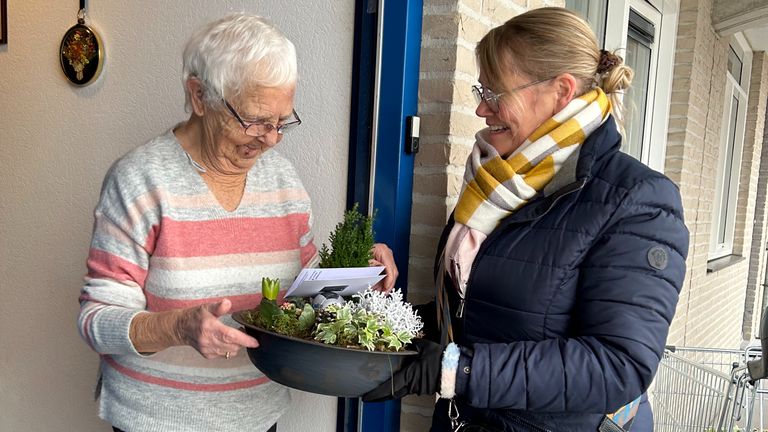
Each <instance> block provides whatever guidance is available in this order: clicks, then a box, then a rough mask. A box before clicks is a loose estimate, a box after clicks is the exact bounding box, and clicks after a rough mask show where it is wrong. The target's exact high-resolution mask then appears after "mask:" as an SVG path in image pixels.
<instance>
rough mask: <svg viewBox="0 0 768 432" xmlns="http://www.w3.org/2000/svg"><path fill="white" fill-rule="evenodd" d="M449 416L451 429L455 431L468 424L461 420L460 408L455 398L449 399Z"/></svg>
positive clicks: (457, 431)
mask: <svg viewBox="0 0 768 432" xmlns="http://www.w3.org/2000/svg"><path fill="white" fill-rule="evenodd" d="M448 418H449V419H451V429H452V430H453V432H460V431H461V429H463V428H464V426H466V425H467V422H465V421H459V408H458V407H457V406H456V402H455V401H454V400H453V398H451V400H450V401H448Z"/></svg>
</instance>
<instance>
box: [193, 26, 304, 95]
mask: <svg viewBox="0 0 768 432" xmlns="http://www.w3.org/2000/svg"><path fill="white" fill-rule="evenodd" d="M193 77H196V78H199V79H200V80H201V81H202V83H203V87H204V89H205V90H204V101H205V103H206V104H207V105H213V104H214V103H218V102H220V100H221V99H222V98H232V97H236V96H239V95H240V94H242V93H243V92H244V91H245V90H247V89H250V88H254V87H285V86H288V85H291V84H295V83H296V80H297V79H298V72H297V67H296V48H295V47H294V45H293V43H292V42H291V41H290V40H288V38H287V37H285V35H284V34H283V33H282V32H281V31H280V30H278V29H277V28H276V27H275V26H273V25H272V24H271V23H270V22H269V21H267V20H266V19H264V18H262V17H260V16H257V15H249V14H245V13H237V14H233V15H228V16H226V17H223V18H220V19H218V20H216V21H213V22H210V23H208V24H206V25H204V26H203V27H202V28H200V29H199V30H197V32H195V34H194V35H192V37H191V38H190V39H189V41H188V42H187V45H186V47H185V48H184V70H183V75H182V81H183V84H184V89H185V94H186V104H187V109H189V107H190V95H189V94H187V90H186V88H187V87H186V82H187V80H188V79H190V78H193Z"/></svg>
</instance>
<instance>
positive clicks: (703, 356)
mask: <svg viewBox="0 0 768 432" xmlns="http://www.w3.org/2000/svg"><path fill="white" fill-rule="evenodd" d="M767 315H768V314H765V313H764V314H763V318H762V320H761V346H760V347H749V348H747V349H743V350H735V349H734V350H731V349H713V348H693V347H667V349H666V350H665V351H664V356H663V358H662V360H661V362H660V363H659V369H658V371H657V373H656V377H655V379H654V382H653V383H652V384H651V388H650V389H649V397H650V402H651V405H652V407H653V414H654V427H655V428H654V430H655V431H656V432H666V431H669V432H689V431H690V432H733V431H749V432H754V431H758V432H764V431H766V429H764V428H763V421H764V420H763V418H764V417H766V421H768V406H766V405H765V404H766V403H768V388H764V387H763V386H762V384H763V381H760V380H763V379H764V378H766V376H768V355H766V352H768V316H767Z"/></svg>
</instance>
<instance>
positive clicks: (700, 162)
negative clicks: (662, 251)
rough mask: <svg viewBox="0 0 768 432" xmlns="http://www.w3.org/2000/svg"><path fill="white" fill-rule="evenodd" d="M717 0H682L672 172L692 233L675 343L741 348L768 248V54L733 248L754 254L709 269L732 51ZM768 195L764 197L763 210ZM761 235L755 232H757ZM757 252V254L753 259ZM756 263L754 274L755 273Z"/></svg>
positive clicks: (753, 94) (758, 75) (755, 95)
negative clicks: (767, 164) (767, 217)
mask: <svg viewBox="0 0 768 432" xmlns="http://www.w3.org/2000/svg"><path fill="white" fill-rule="evenodd" d="M711 8H712V1H711V0H706V1H695V0H683V1H681V3H680V14H679V22H678V37H677V45H676V53H675V69H674V81H673V88H672V101H671V115H670V120H669V135H668V142H667V163H666V167H665V173H666V174H667V175H668V176H669V177H670V178H672V180H674V181H675V182H676V183H677V184H678V185H679V186H680V191H681V194H682V196H683V204H684V206H685V218H686V224H687V225H688V228H689V230H690V232H691V246H690V249H689V257H688V262H687V263H688V272H687V275H686V276H687V277H686V281H685V285H684V286H683V291H682V293H681V296H680V302H679V303H678V308H677V314H676V316H675V319H674V321H673V323H672V328H671V331H670V336H669V340H668V342H669V343H670V344H680V345H688V346H710V347H728V348H733V347H738V346H740V345H741V343H742V341H743V340H744V339H749V338H751V337H753V332H752V325H753V324H752V323H753V322H754V320H755V318H756V317H757V315H759V314H755V313H754V311H755V310H760V307H761V304H762V302H761V298H762V291H763V290H762V287H761V286H760V283H762V281H761V280H760V281H759V279H760V276H759V275H758V273H759V272H760V271H761V270H760V269H761V268H762V267H764V265H763V264H762V261H763V260H764V259H765V256H764V255H765V254H764V253H763V252H762V251H761V250H760V249H761V248H758V249H757V250H755V251H754V252H753V246H755V247H756V246H757V245H759V244H764V243H765V239H764V235H765V234H764V232H765V231H764V229H763V226H764V222H762V221H761V222H760V224H759V226H757V227H756V220H755V217H756V214H762V213H759V212H757V210H758V209H757V205H756V203H758V201H757V197H758V193H759V191H758V185H759V180H760V160H761V154H762V150H763V148H762V142H763V123H764V120H765V102H766V91H768V80H766V64H765V53H762V52H760V53H755V54H754V59H753V66H752V70H751V71H748V72H747V73H751V86H750V95H749V106H748V108H747V113H748V118H747V126H746V133H745V137H744V149H743V152H742V164H741V173H740V182H739V192H738V204H737V213H736V230H735V238H734V250H733V253H734V254H736V255H739V256H742V257H745V258H747V259H745V260H742V261H740V262H738V263H736V264H734V265H731V266H728V267H726V268H723V269H721V270H718V271H714V272H708V271H707V262H708V259H709V257H708V252H709V241H710V240H709V239H710V231H711V229H712V207H713V199H714V196H715V173H716V172H717V161H718V159H719V158H720V157H721V155H720V154H719V147H720V137H721V132H722V130H721V129H722V118H723V109H724V100H725V95H724V90H725V84H726V81H725V77H726V61H727V58H726V53H727V49H728V43H729V38H728V37H725V38H723V37H720V36H719V35H718V34H717V33H716V32H715V30H714V29H713V27H712V24H711V23H712V17H711ZM763 193H764V192H763ZM764 209H765V199H764V198H762V199H761V201H760V211H761V212H762V211H763V210H764ZM753 234H755V236H753ZM750 258H751V260H750ZM750 268H753V270H752V272H753V273H754V274H753V276H752V278H751V279H749V283H748V275H749V273H750Z"/></svg>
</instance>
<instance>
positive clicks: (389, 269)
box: [368, 243, 398, 292]
mask: <svg viewBox="0 0 768 432" xmlns="http://www.w3.org/2000/svg"><path fill="white" fill-rule="evenodd" d="M371 255H373V259H372V260H370V261H368V265H370V266H384V274H385V275H386V277H385V278H384V279H382V280H381V282H379V283H377V284H376V285H375V286H374V287H373V289H375V290H377V291H382V292H390V291H391V290H392V288H394V287H395V281H396V280H397V275H398V272H397V265H396V264H395V256H394V255H393V254H392V249H390V248H389V246H387V245H385V244H384V243H376V244H375V245H373V249H371Z"/></svg>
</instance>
